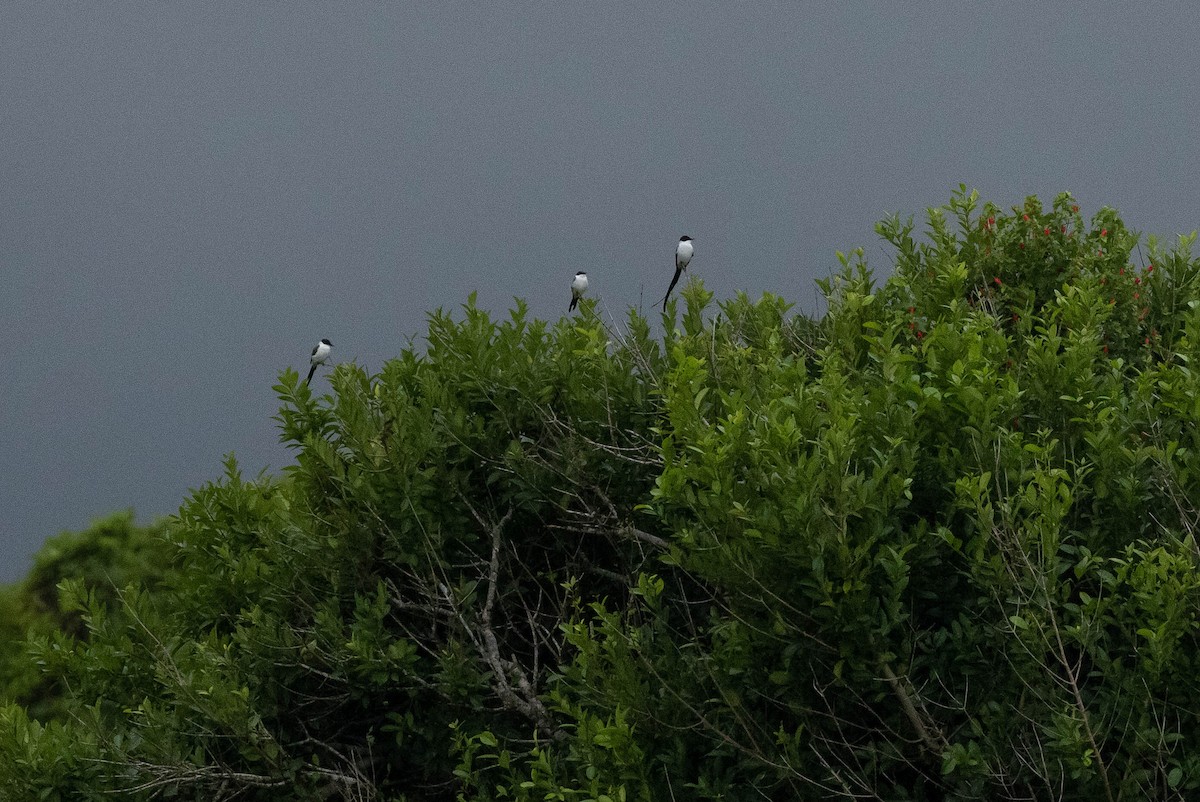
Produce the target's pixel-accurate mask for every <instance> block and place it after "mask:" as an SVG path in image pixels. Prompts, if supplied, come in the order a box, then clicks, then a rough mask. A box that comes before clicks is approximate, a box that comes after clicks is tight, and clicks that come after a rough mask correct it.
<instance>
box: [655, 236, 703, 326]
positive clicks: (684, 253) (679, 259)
mask: <svg viewBox="0 0 1200 802" xmlns="http://www.w3.org/2000/svg"><path fill="white" fill-rule="evenodd" d="M695 250H696V249H695V248H694V247H693V246H692V238H691V237H689V236H688V235H686V234H684V235H683V236H682V237H680V238H679V244H678V245H676V246H675V278H673V279H671V286H670V287H667V294H666V295H664V296H663V312H666V311H667V299H668V298H670V297H671V290H673V289H675V285H676V284H677V283H678V282H679V277H680V276H681V275H682V274H683V271H684V270H687V266H688V262H690V261H692V254H693V253H694V252H695Z"/></svg>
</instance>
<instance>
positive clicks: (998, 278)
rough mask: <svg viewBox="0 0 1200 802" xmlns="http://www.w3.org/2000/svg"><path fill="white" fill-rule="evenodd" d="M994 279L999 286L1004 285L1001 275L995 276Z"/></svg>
mask: <svg viewBox="0 0 1200 802" xmlns="http://www.w3.org/2000/svg"><path fill="white" fill-rule="evenodd" d="M992 281H994V282H996V286H997V287H999V286H1002V285H1003V284H1004V282H1002V281H1001V280H1000V277H999V276H996V277H995V278H993V279H992Z"/></svg>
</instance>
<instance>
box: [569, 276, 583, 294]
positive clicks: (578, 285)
mask: <svg viewBox="0 0 1200 802" xmlns="http://www.w3.org/2000/svg"><path fill="white" fill-rule="evenodd" d="M571 289H572V290H574V291H575V293H576V294H577V295H582V294H583V291H584V290H586V289H587V276H576V277H575V280H574V281H572V282H571Z"/></svg>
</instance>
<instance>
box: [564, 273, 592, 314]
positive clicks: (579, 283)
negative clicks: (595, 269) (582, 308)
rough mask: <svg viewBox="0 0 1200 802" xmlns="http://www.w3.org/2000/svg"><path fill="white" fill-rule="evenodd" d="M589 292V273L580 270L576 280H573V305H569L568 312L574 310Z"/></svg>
mask: <svg viewBox="0 0 1200 802" xmlns="http://www.w3.org/2000/svg"><path fill="white" fill-rule="evenodd" d="M585 292H587V273H584V272H583V271H582V270H580V271H579V272H578V273H576V274H575V280H574V281H572V282H571V305H570V306H568V307H567V311H568V312H574V311H575V307H576V305H578V304H579V299H580V298H582V297H583V294H584V293H585Z"/></svg>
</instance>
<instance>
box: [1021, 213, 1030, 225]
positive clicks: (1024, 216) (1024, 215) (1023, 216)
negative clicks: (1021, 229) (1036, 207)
mask: <svg viewBox="0 0 1200 802" xmlns="http://www.w3.org/2000/svg"><path fill="white" fill-rule="evenodd" d="M1021 219H1022V220H1024V221H1025V222H1026V223H1028V222H1029V215H1027V214H1023V215H1021Z"/></svg>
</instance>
